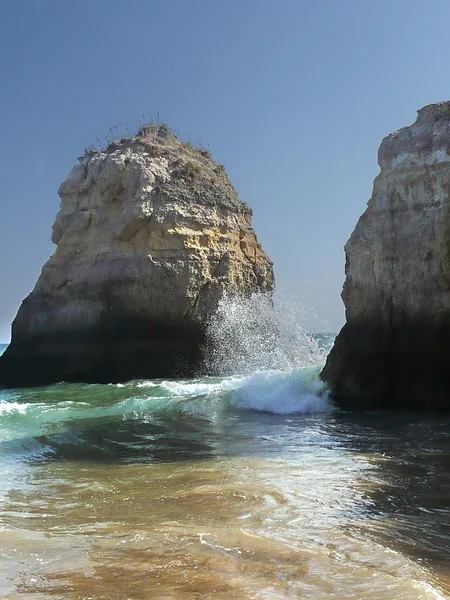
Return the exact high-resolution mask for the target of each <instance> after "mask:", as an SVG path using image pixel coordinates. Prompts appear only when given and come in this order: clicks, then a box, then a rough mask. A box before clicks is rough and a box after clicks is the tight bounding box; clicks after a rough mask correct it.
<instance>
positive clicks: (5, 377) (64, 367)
mask: <svg viewBox="0 0 450 600" xmlns="http://www.w3.org/2000/svg"><path fill="white" fill-rule="evenodd" d="M121 330H122V328H120V329H119V332H120V331H121ZM133 331H134V334H135V335H134V336H133ZM143 331H145V328H143V329H141V331H140V332H138V331H136V330H133V329H132V328H130V329H129V330H128V335H127V336H125V337H123V336H119V335H113V334H111V333H109V334H107V335H104V334H102V335H100V334H99V332H96V333H93V332H90V333H89V332H84V333H83V332H80V333H78V334H77V335H74V334H72V335H70V334H69V335H65V336H64V335H63V334H61V335H57V336H56V335H54V336H46V337H45V338H44V337H43V338H42V339H41V340H33V341H30V342H20V341H16V342H15V343H14V344H11V346H10V347H9V348H8V349H7V350H6V352H5V353H4V354H3V356H2V360H1V361H0V385H3V386H6V387H30V386H38V385H48V384H51V383H55V382H57V381H66V382H72V383H74V382H86V383H119V382H124V381H129V380H131V379H156V378H179V377H188V376H190V377H192V376H193V375H194V374H201V372H202V368H203V364H204V360H203V359H204V348H205V343H204V337H203V334H202V332H197V334H196V335H195V334H194V332H190V333H189V334H186V336H185V337H184V338H182V337H180V331H178V332H175V331H170V330H159V331H154V332H153V333H152V336H151V338H150V339H143V337H142V333H143Z"/></svg>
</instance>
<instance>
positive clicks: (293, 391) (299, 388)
mask: <svg viewBox="0 0 450 600" xmlns="http://www.w3.org/2000/svg"><path fill="white" fill-rule="evenodd" d="M231 402H232V404H233V405H234V406H236V408H241V409H246V410H257V411H261V412H268V413H273V414H279V415H287V414H308V413H323V412H329V411H330V410H332V406H331V404H330V402H329V400H328V394H327V390H326V386H325V384H324V383H323V382H322V381H320V380H319V378H318V374H317V370H316V369H314V370H311V369H300V370H298V371H292V372H290V373H286V372H282V371H261V372H259V373H254V374H253V375H251V376H250V377H248V378H247V379H246V380H245V381H244V382H243V384H242V386H241V387H240V388H239V389H237V390H236V392H235V393H234V394H233V397H232V401H231Z"/></svg>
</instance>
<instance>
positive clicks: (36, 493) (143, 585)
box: [0, 306, 450, 600]
mask: <svg viewBox="0 0 450 600" xmlns="http://www.w3.org/2000/svg"><path fill="white" fill-rule="evenodd" d="M235 308H236V307H235ZM229 309H230V307H229V306H228V307H227V309H226V310H225V309H224V311H223V315H222V321H221V322H220V323H218V322H216V323H215V324H213V325H212V327H211V331H212V335H213V336H214V337H215V339H216V341H217V348H218V350H217V353H216V354H215V356H214V357H213V359H212V363H214V365H215V368H216V370H217V371H220V369H221V368H222V369H223V372H224V373H225V372H226V373H227V374H226V375H221V376H219V375H218V376H216V377H202V378H196V379H191V380H179V381H163V380H155V381H132V382H128V383H123V384H115V385H85V384H66V383H59V384H55V385H51V386H48V387H42V388H34V389H20V390H19V389H16V390H0V449H1V453H0V474H1V482H2V485H1V488H0V519H1V520H0V597H1V598H7V599H8V600H16V599H17V600H18V599H20V600H44V599H64V600H66V599H70V600H82V599H83V600H85V599H86V600H87V599H90V600H91V599H93V600H100V599H108V600H114V599H117V600H126V599H132V600H135V599H136V600H138V599H152V600H163V599H164V600H169V599H171V600H181V599H183V600H191V599H192V600H206V599H212V598H214V599H218V600H221V599H227V600H228V599H231V598H236V599H239V600H245V599H264V600H266V599H267V600H269V599H270V600H272V599H292V598H307V599H314V600H322V599H325V598H327V599H328V598H338V599H364V600H365V599H373V600H380V599H389V600H392V599H395V600H402V599H405V600H415V599H444V598H449V597H450V596H449V595H450V447H449V443H448V439H449V438H448V436H449V431H450V419H449V418H448V417H445V416H442V415H440V416H436V415H426V414H413V413H411V414H408V413H402V414H399V413H386V412H385V413H370V414H353V413H346V412H343V411H340V410H338V409H336V408H335V407H333V405H332V404H331V403H330V401H329V399H328V395H327V391H326V389H325V388H324V386H323V384H322V383H321V382H320V380H319V372H320V369H321V366H322V365H323V362H324V360H325V356H326V351H327V349H328V348H329V346H330V344H331V342H332V337H333V336H331V335H325V334H322V335H308V334H306V333H305V331H304V329H301V328H300V329H296V328H295V327H292V326H291V325H289V323H290V322H291V317H290V316H288V317H287V316H286V315H287V313H288V311H287V310H286V308H284V309H283V310H282V311H281V313H280V315H281V316H280V322H281V321H283V322H286V324H287V326H286V327H285V328H284V330H283V328H282V327H281V329H280V327H279V325H280V323H278V329H277V330H278V332H279V331H280V330H281V334H280V333H279V334H277V335H278V337H276V339H275V338H271V339H270V343H268V344H267V343H266V342H265V341H264V340H265V339H266V338H270V335H268V329H267V327H269V329H270V325H267V323H266V326H265V327H264V331H265V335H261V334H260V332H259V331H256V333H255V327H254V317H251V316H250V315H249V314H248V315H247V316H248V319H249V321H250V322H251V321H252V318H253V325H251V324H250V327H249V329H247V330H245V331H241V328H240V327H239V326H238V325H237V324H238V323H239V322H242V320H241V319H242V314H238V315H236V311H237V312H239V311H242V310H244V313H245V311H246V310H247V309H249V307H247V308H245V307H243V308H242V307H240V308H239V309H238V308H236V311H235V313H233V314H231V313H232V312H233V311H230V310H229ZM262 312H264V310H263V311H261V310H260V311H259V312H258V311H256V313H255V314H257V315H258V319H261V320H264V319H262V317H261V314H262ZM225 314H228V317H225V316H224V315H225ZM244 329H245V328H244ZM256 329H257V328H256ZM249 340H250V341H249ZM230 344H231V345H232V347H233V351H234V352H235V353H236V356H235V362H234V364H233V360H231V358H230ZM294 346H295V348H294ZM221 365H222V367H221Z"/></svg>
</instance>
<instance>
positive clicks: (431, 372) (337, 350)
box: [321, 316, 450, 411]
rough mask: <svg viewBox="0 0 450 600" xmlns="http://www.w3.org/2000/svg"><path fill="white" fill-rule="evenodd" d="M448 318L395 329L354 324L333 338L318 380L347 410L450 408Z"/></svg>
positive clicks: (421, 320) (420, 320) (417, 321)
mask: <svg viewBox="0 0 450 600" xmlns="http://www.w3.org/2000/svg"><path fill="white" fill-rule="evenodd" d="M449 340H450V317H447V318H446V319H444V318H442V316H441V319H440V320H439V321H438V322H437V321H433V320H431V319H429V318H427V317H424V318H417V319H415V320H414V321H411V322H409V323H405V324H399V325H396V326H393V325H392V324H391V325H388V324H385V323H382V322H381V323H380V322H378V323H377V322H376V321H375V320H363V319H361V320H359V321H356V322H353V323H347V324H346V325H345V326H344V328H343V329H342V331H341V332H340V334H339V336H338V337H337V338H336V341H335V344H334V347H333V349H332V350H331V352H330V354H329V356H328V358H327V362H326V365H325V367H324V369H323V371H322V374H321V377H322V379H323V380H324V381H326V382H327V383H328V384H329V386H330V388H331V390H332V399H333V401H334V402H335V403H336V404H337V405H338V406H339V407H341V408H343V409H346V410H377V409H383V408H389V409H406V410H422V411H448V410H450V344H449Z"/></svg>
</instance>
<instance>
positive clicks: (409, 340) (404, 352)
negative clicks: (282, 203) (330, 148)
mask: <svg viewBox="0 0 450 600" xmlns="http://www.w3.org/2000/svg"><path fill="white" fill-rule="evenodd" d="M378 162H379V165H380V167H381V172H380V174H379V175H378V177H377V178H376V179H375V182H374V188H373V195H372V197H371V199H370V200H369V202H368V205H367V209H366V211H365V212H364V214H363V215H362V216H361V218H360V219H359V221H358V223H357V225H356V227H355V230H354V231H353V233H352V235H351V237H350V239H349V241H348V242H347V244H346V247H345V252H346V265H345V273H346V279H345V283H344V288H343V292H342V298H343V300H344V304H345V307H346V324H345V326H344V328H343V329H342V331H341V332H340V334H339V336H338V337H337V339H336V341H335V344H334V347H333V349H332V351H331V353H330V355H329V357H328V360H327V363H326V365H325V368H324V370H323V372H322V378H323V379H324V380H325V381H326V382H328V384H329V385H330V387H331V392H332V397H333V398H334V399H335V401H336V402H337V404H339V405H340V406H341V407H343V408H349V409H376V408H405V409H420V410H448V409H450V102H441V103H439V104H432V105H430V106H426V107H424V108H422V109H421V110H419V111H418V117H417V120H416V122H415V123H414V124H413V125H411V126H409V127H404V128H403V129H400V131H397V132H396V133H393V134H391V135H388V136H387V137H386V138H385V139H384V140H383V142H382V144H381V146H380V149H379V153H378Z"/></svg>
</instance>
